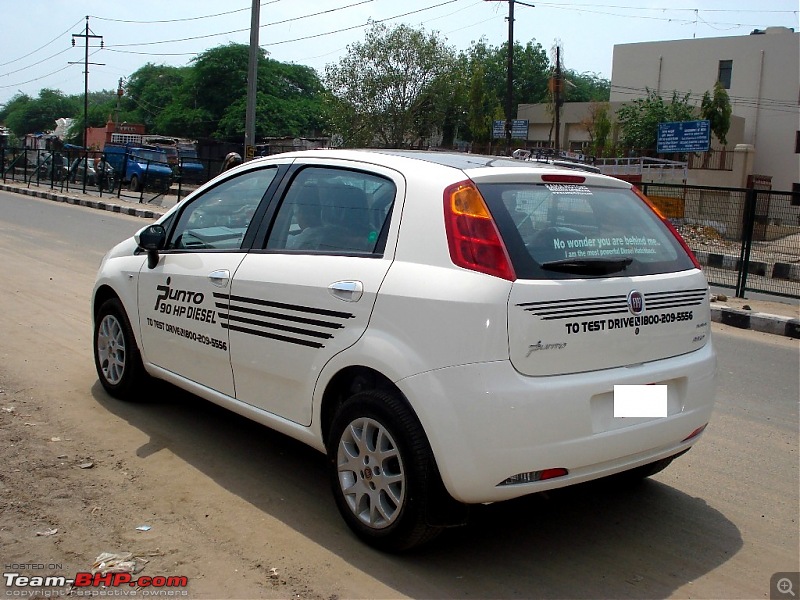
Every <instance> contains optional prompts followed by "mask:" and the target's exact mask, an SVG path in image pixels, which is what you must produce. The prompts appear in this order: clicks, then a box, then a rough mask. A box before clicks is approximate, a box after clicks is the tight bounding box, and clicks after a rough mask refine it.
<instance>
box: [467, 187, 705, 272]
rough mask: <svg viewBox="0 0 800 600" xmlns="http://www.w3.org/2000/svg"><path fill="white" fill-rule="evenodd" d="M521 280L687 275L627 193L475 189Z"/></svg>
mask: <svg viewBox="0 0 800 600" xmlns="http://www.w3.org/2000/svg"><path fill="white" fill-rule="evenodd" d="M478 188H479V190H480V192H481V194H482V195H483V197H484V198H485V200H486V202H487V204H488V206H489V210H490V211H491V213H492V216H493V217H494V219H495V222H496V223H497V226H498V228H499V230H500V234H501V235H502V236H503V240H504V241H505V244H506V248H507V249H508V251H509V254H510V255H511V260H512V262H513V264H514V270H515V271H516V273H517V276H518V277H520V278H521V279H574V278H578V277H587V276H588V277H591V276H602V277H629V276H633V275H653V274H656V273H667V272H676V271H683V270H686V269H692V268H693V264H692V262H691V259H690V258H689V257H688V256H687V254H686V252H685V251H684V250H683V248H682V247H681V246H680V244H679V243H678V241H677V240H676V239H675V237H674V236H673V235H672V234H671V233H670V231H669V230H668V229H667V228H666V227H665V226H664V224H663V223H662V222H661V220H660V219H659V218H658V217H657V216H656V215H655V214H654V213H653V212H652V210H650V208H649V207H648V206H647V205H646V204H645V203H644V202H642V200H640V199H639V198H638V197H637V196H636V194H634V193H633V192H632V191H630V190H628V189H619V188H598V187H590V186H586V185H573V184H556V183H542V184H530V183H526V184H508V183H503V184H497V183H492V184H486V183H484V184H479V185H478Z"/></svg>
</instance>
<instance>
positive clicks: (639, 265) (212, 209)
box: [92, 150, 716, 551]
mask: <svg viewBox="0 0 800 600" xmlns="http://www.w3.org/2000/svg"><path fill="white" fill-rule="evenodd" d="M401 217H402V218H401ZM92 311H93V312H92V316H93V322H94V336H93V345H94V356H95V366H96V369H97V373H98V376H99V379H100V383H101V384H102V385H103V387H104V388H105V389H106V390H107V392H108V393H110V394H111V395H113V396H116V397H119V398H123V399H127V400H139V399H143V398H144V397H145V395H146V393H147V392H146V390H147V389H148V388H147V387H146V383H147V378H148V377H149V376H151V377H156V378H159V379H164V380H166V381H170V382H172V383H173V384H175V385H177V386H179V387H182V388H184V389H186V390H189V391H191V392H192V393H195V394H197V395H199V396H201V397H203V398H205V399H207V400H209V401H211V402H215V403H217V404H219V405H221V406H224V407H226V408H229V409H231V410H233V411H235V412H237V413H239V414H241V415H244V416H246V417H248V418H251V419H253V420H255V421H257V422H259V423H261V424H264V425H266V426H269V427H272V428H274V429H276V430H278V431H280V432H282V433H284V434H286V435H289V436H291V437H293V438H296V439H298V440H300V441H302V442H304V443H306V444H309V445H310V446H312V447H314V448H316V449H317V450H320V451H322V452H325V453H326V454H327V459H328V470H329V476H330V484H331V489H332V491H333V495H334V498H335V501H336V504H337V507H338V509H339V512H340V513H341V515H342V517H343V519H344V520H345V522H346V523H347V524H348V526H349V527H350V528H351V529H352V530H353V531H354V532H355V534H356V535H358V536H359V537H360V538H362V539H363V540H365V541H366V542H367V543H369V544H371V545H373V546H375V547H377V548H381V549H384V550H391V551H400V550H405V549H408V548H411V547H414V546H416V545H419V544H422V543H425V542H427V541H429V540H430V539H432V538H433V537H434V536H435V535H436V534H437V533H439V531H441V530H442V528H444V527H446V526H452V525H458V524H462V523H464V522H465V520H466V517H467V507H468V505H470V504H478V503H487V502H497V501H502V500H508V499H511V498H516V497H519V496H523V495H526V494H533V493H537V492H543V491H546V490H550V489H553V488H560V487H564V486H569V485H573V484H578V483H582V482H585V481H589V480H593V479H597V478H601V477H606V476H610V475H615V474H624V475H625V476H626V477H627V478H631V479H635V478H642V477H647V476H649V475H652V474H654V473H656V472H658V471H660V470H661V469H664V468H665V467H666V466H667V465H669V464H670V462H671V461H672V460H673V459H675V458H677V457H678V456H680V455H682V454H683V453H684V452H686V451H688V450H689V449H690V448H691V447H692V446H693V445H694V443H695V442H697V441H698V439H699V438H700V436H701V434H702V432H703V431H704V429H705V427H706V425H707V424H708V422H709V419H710V415H711V412H712V407H713V404H714V395H715V390H714V382H715V376H716V352H715V350H714V346H713V343H712V340H711V315H710V308H709V291H708V284H707V282H706V279H705V276H704V275H703V272H702V271H701V270H700V265H699V263H698V262H697V259H696V258H695V257H694V255H693V254H692V253H691V251H690V250H689V249H688V247H687V246H686V243H685V242H684V241H683V239H682V238H681V237H680V235H678V233H677V232H676V231H675V229H674V227H673V226H672V225H671V224H670V223H669V221H667V220H666V219H665V218H664V217H663V216H661V215H660V213H658V212H657V211H656V210H655V209H654V208H653V207H652V206H651V205H650V203H649V201H648V200H647V199H646V198H645V197H644V196H643V195H641V193H640V192H638V191H637V190H636V188H634V187H632V186H631V184H629V183H626V182H624V181H620V180H618V179H613V178H611V177H606V176H604V175H600V174H596V173H592V172H588V171H582V170H581V167H580V166H579V165H572V164H570V165H569V168H568V167H567V166H559V165H555V164H553V163H552V161H550V162H531V161H520V160H514V159H510V158H500V157H494V156H493V157H484V156H478V155H469V154H451V153H438V152H412V151H400V150H372V151H353V150H324V151H323V150H308V151H304V152H293V153H287V154H278V155H273V156H270V157H266V158H259V159H255V160H252V161H249V162H247V163H245V164H243V165H241V166H238V167H235V168H233V169H231V170H229V171H225V172H224V173H222V174H220V175H219V176H218V177H216V178H215V179H214V180H212V181H211V182H209V183H208V184H206V185H204V186H202V187H200V188H199V189H198V190H196V191H195V192H193V193H192V194H190V195H189V196H188V197H187V198H186V199H185V200H184V201H183V202H181V203H179V204H178V205H177V206H175V207H174V208H173V209H171V210H170V211H168V212H167V213H166V214H165V215H164V216H163V217H162V218H161V219H159V220H158V221H157V222H156V223H155V224H151V225H148V226H146V227H144V228H143V229H141V230H140V231H139V232H138V233H137V234H136V235H135V236H134V237H133V238H131V239H128V240H126V241H124V242H122V243H121V244H119V245H118V246H116V247H115V248H113V249H112V250H111V251H110V252H109V253H108V254H107V255H106V256H105V258H104V259H103V262H102V264H101V266H100V269H99V272H98V275H97V279H96V282H95V286H94V291H93V299H92ZM631 395H632V397H633V400H634V401H633V403H630V400H631ZM618 408H619V411H618V410H617V409H618ZM621 526H622V527H624V524H621Z"/></svg>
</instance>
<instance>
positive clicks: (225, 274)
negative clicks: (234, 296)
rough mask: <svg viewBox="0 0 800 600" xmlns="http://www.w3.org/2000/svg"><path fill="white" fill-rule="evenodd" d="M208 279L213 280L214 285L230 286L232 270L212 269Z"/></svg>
mask: <svg viewBox="0 0 800 600" xmlns="http://www.w3.org/2000/svg"><path fill="white" fill-rule="evenodd" d="M208 280H209V281H210V282H211V284H212V285H215V286H217V287H221V288H224V287H228V283H230V280H231V272H230V271H228V269H219V270H218V271H212V272H211V273H210V274H209V275H208Z"/></svg>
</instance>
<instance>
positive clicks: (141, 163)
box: [103, 144, 172, 193]
mask: <svg viewBox="0 0 800 600" xmlns="http://www.w3.org/2000/svg"><path fill="white" fill-rule="evenodd" d="M103 153H104V156H105V158H106V160H107V161H108V162H109V164H111V165H112V167H113V168H114V171H115V172H116V173H117V176H118V177H120V178H121V179H122V183H123V185H127V186H128V189H130V190H131V191H132V192H141V191H142V190H143V189H144V188H145V187H147V188H150V189H154V190H156V191H158V192H160V193H166V192H167V191H168V190H169V187H170V185H171V184H172V169H171V168H170V166H169V163H168V162H167V155H166V153H165V152H164V151H163V150H159V149H155V148H141V147H139V146H120V145H114V144H106V145H105V147H104V149H103Z"/></svg>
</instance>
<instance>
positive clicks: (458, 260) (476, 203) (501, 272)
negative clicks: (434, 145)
mask: <svg viewBox="0 0 800 600" xmlns="http://www.w3.org/2000/svg"><path fill="white" fill-rule="evenodd" d="M444 223H445V230H446V231H447V244H448V246H449V247H450V259H451V260H452V261H453V263H454V264H455V265H457V266H459V267H463V268H465V269H469V270H471V271H479V272H481V273H486V274H487V275H494V276H495V277H500V278H502V279H507V280H509V281H514V280H515V279H516V274H515V273H514V268H513V267H512V266H511V259H510V258H509V256H508V251H507V250H506V247H505V244H504V243H503V240H502V239H501V238H500V232H499V231H498V229H497V225H496V224H495V222H494V219H492V215H491V214H490V213H489V209H488V208H487V207H486V202H485V201H484V199H483V196H481V193H480V192H479V191H478V188H476V187H475V184H474V183H472V182H471V181H462V182H460V183H455V184H453V185H451V186H448V187H447V188H446V189H445V190H444Z"/></svg>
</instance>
